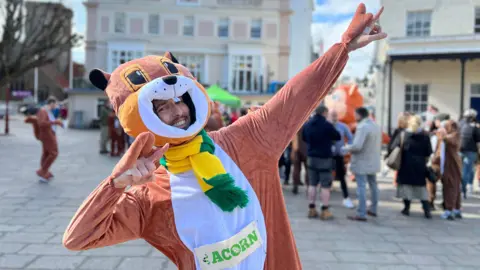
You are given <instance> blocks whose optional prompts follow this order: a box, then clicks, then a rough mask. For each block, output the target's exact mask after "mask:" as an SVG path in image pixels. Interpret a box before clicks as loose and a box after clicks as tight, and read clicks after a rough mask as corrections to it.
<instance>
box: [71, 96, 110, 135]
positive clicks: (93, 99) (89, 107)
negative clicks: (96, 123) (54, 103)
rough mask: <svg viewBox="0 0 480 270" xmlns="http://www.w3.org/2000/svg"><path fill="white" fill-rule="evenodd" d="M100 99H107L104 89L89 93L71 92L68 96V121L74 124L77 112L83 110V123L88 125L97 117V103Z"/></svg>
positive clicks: (85, 125)
mask: <svg viewBox="0 0 480 270" xmlns="http://www.w3.org/2000/svg"><path fill="white" fill-rule="evenodd" d="M99 99H107V97H106V96H105V93H104V92H102V91H89V92H87V93H69V97H68V110H69V113H68V123H69V125H71V126H72V125H74V124H75V123H74V122H75V112H76V111H81V112H83V125H84V127H88V125H89V124H90V123H91V121H92V120H94V119H97V105H98V100H99Z"/></svg>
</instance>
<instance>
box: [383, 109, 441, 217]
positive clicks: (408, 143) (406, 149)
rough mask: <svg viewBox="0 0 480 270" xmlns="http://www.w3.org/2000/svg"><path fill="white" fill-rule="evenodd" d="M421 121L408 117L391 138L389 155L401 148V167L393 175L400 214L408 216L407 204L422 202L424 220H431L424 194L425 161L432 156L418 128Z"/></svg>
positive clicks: (429, 146)
mask: <svg viewBox="0 0 480 270" xmlns="http://www.w3.org/2000/svg"><path fill="white" fill-rule="evenodd" d="M421 122H422V120H421V118H420V117H419V116H416V115H415V116H410V118H409V120H408V128H407V129H406V130H405V131H402V132H401V133H400V134H399V135H398V136H397V137H395V140H394V142H393V143H392V145H391V147H390V149H388V150H389V152H391V151H393V149H395V148H396V147H401V150H402V151H401V158H402V159H401V161H402V162H401V163H400V169H399V170H398V175H397V197H398V198H401V199H403V204H404V208H403V210H402V214H403V215H405V216H409V215H410V202H411V201H412V200H413V199H418V200H420V201H421V202H422V206H423V211H424V214H425V218H428V219H430V218H432V215H431V213H430V204H429V202H428V192H427V187H426V185H427V182H426V175H427V161H428V158H429V157H430V155H431V154H432V146H431V144H430V138H429V137H428V135H427V134H426V132H424V130H423V129H422V128H421Z"/></svg>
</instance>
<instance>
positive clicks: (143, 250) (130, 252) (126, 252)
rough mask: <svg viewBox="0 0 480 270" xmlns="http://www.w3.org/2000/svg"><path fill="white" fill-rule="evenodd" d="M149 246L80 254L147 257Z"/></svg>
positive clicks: (91, 250) (89, 251)
mask: <svg viewBox="0 0 480 270" xmlns="http://www.w3.org/2000/svg"><path fill="white" fill-rule="evenodd" d="M150 249H151V248H150V247H149V246H110V247H104V248H96V249H90V250H87V251H84V252H82V255H85V256H129V257H135V256H147V255H148V253H149V252H150Z"/></svg>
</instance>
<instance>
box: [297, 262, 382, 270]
mask: <svg viewBox="0 0 480 270" xmlns="http://www.w3.org/2000/svg"><path fill="white" fill-rule="evenodd" d="M302 267H303V269H315V270H317V269H318V270H352V269H355V270H370V269H372V267H373V266H372V265H368V264H360V263H321V264H320V263H318V262H306V263H304V264H302Z"/></svg>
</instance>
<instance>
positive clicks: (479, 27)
mask: <svg viewBox="0 0 480 270" xmlns="http://www.w3.org/2000/svg"><path fill="white" fill-rule="evenodd" d="M473 23H474V29H473V32H474V33H475V34H478V33H480V7H475V19H474V22H473Z"/></svg>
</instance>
